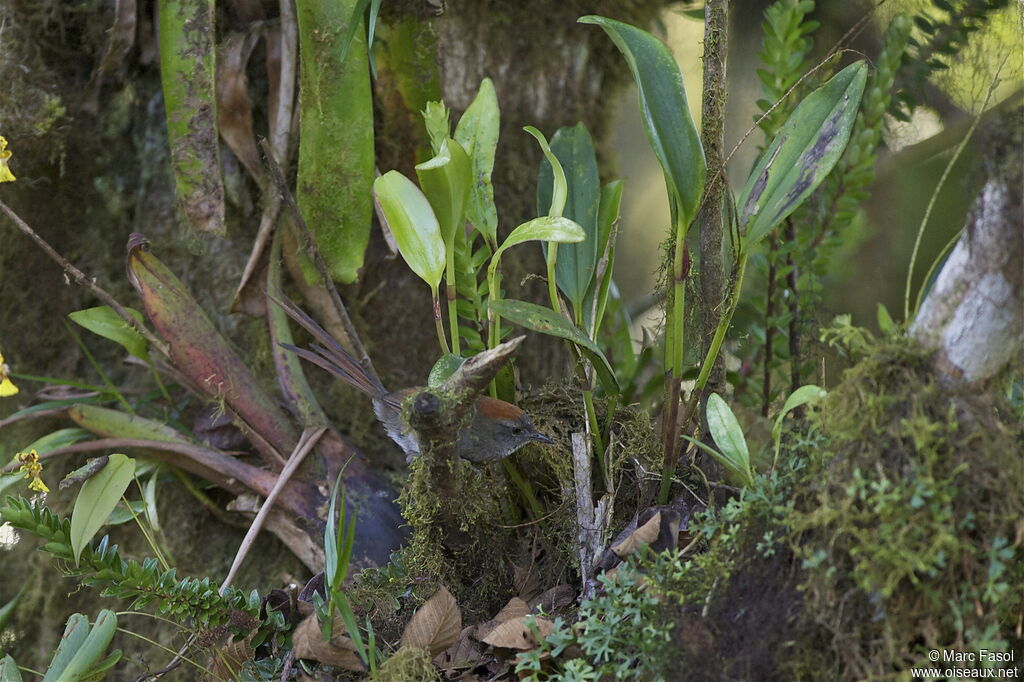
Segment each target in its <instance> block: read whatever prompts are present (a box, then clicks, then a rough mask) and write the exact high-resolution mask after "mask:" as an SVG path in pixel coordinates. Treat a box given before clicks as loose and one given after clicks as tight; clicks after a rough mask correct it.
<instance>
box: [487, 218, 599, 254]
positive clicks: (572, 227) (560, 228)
mask: <svg viewBox="0 0 1024 682" xmlns="http://www.w3.org/2000/svg"><path fill="white" fill-rule="evenodd" d="M586 236H587V233H586V232H584V231H583V228H582V227H580V226H579V225H577V224H576V223H575V222H573V221H571V220H569V219H568V218H561V217H558V216H541V217H540V218H534V219H533V220H529V221H527V222H525V223H523V224H522V225H520V226H519V227H517V228H516V229H514V230H512V233H511V234H509V236H508V237H507V238H506V239H505V241H504V242H503V243H502V245H501V246H500V247H499V248H498V250H497V251H495V252H494V258H495V259H497V258H498V257H499V256H500V255H501V254H502V253H504V252H505V251H507V250H508V249H510V248H512V247H513V246H516V245H517V244H522V243H523V242H529V241H545V242H558V243H560V244H564V243H572V242H580V241H583V240H584V239H585V238H586Z"/></svg>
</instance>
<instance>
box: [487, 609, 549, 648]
mask: <svg viewBox="0 0 1024 682" xmlns="http://www.w3.org/2000/svg"><path fill="white" fill-rule="evenodd" d="M527 617H528V616H518V617H516V618H512V619H509V620H507V621H505V622H504V623H501V624H500V625H498V626H497V627H496V628H494V629H493V630H491V632H490V633H489V634H488V635H487V636H486V637H484V638H483V642H484V643H485V644H490V645H491V646H494V647H501V648H504V649H517V650H518V651H529V650H530V649H534V648H536V647H537V645H538V644H539V643H540V642H539V641H538V639H541V640H542V639H544V638H545V637H547V636H548V635H550V634H551V631H552V630H553V629H554V623H552V622H551V621H550V620H548V619H547V618H540V617H536V618H533V625H534V627H535V628H536V630H537V636H536V637H534V634H533V632H531V631H530V628H529V627H528V626H527V624H526V619H527Z"/></svg>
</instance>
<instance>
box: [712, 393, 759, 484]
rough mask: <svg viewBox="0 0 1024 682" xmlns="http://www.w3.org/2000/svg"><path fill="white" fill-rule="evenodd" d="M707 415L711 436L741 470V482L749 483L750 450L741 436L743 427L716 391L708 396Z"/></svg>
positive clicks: (750, 481) (737, 468) (724, 453)
mask: <svg viewBox="0 0 1024 682" xmlns="http://www.w3.org/2000/svg"><path fill="white" fill-rule="evenodd" d="M707 415H708V430H709V431H711V437H712V438H714V439H715V443H716V444H717V445H718V447H719V449H720V450H721V452H722V455H724V456H725V457H726V458H727V459H728V460H729V461H730V462H732V465H733V467H734V468H735V469H736V470H737V471H740V472H743V475H742V478H743V482H744V484H746V485H749V484H750V483H752V482H753V475H752V474H751V472H750V451H749V450H747V439H746V438H744V437H743V429H741V428H740V423H739V422H738V421H736V415H734V414H733V413H732V410H731V409H729V406H728V405H727V404H726V403H725V401H724V400H722V396H720V395H718V394H717V393H712V394H711V395H710V396H709V397H708V406H707Z"/></svg>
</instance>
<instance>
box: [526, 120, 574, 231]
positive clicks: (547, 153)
mask: <svg viewBox="0 0 1024 682" xmlns="http://www.w3.org/2000/svg"><path fill="white" fill-rule="evenodd" d="M523 130H525V131H526V132H528V133H529V134H530V135H532V136H533V139H535V140H537V144H539V145H540V149H541V151H542V152H544V159H545V160H546V161H547V163H548V167H549V168H551V169H552V178H551V194H550V199H549V201H548V202H547V204H548V205H547V206H545V207H541V208H539V209H538V211H537V212H538V213H544V212H545V211H547V214H548V215H549V216H561V215H562V214H563V213H564V212H565V202H566V200H567V199H568V198H569V182H568V180H566V178H565V169H563V168H562V163H561V161H560V160H559V159H558V157H557V156H555V154H554V152H552V151H551V145H549V144H548V139H547V138H546V137H544V133H542V132H540V131H539V130H537V129H536V128H534V127H533V126H526V127H525V128H523Z"/></svg>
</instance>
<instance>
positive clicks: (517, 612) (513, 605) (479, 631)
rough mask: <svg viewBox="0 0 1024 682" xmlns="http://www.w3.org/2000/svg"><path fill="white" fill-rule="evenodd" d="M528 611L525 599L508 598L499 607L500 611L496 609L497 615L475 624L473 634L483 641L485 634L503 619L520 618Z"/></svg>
mask: <svg viewBox="0 0 1024 682" xmlns="http://www.w3.org/2000/svg"><path fill="white" fill-rule="evenodd" d="M529 612H530V607H529V606H528V605H527V603H526V602H525V601H523V600H522V599H520V598H519V597H512V599H510V600H509V602H508V603H507V604H505V606H503V607H502V608H501V611H498V615H496V616H495V617H494V618H492V619H490V620H488V621H486V622H483V623H479V624H478V625H477V626H476V628H475V634H474V636H475V637H476V638H477V639H479V640H480V641H483V639H484V638H485V637H487V635H489V634H490V633H491V632H493V631H494V628H496V627H498V626H499V625H501V624H502V623H504V622H505V621H508V620H512V619H513V618H522V617H523V616H525V615H526V614H528V613H529Z"/></svg>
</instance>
